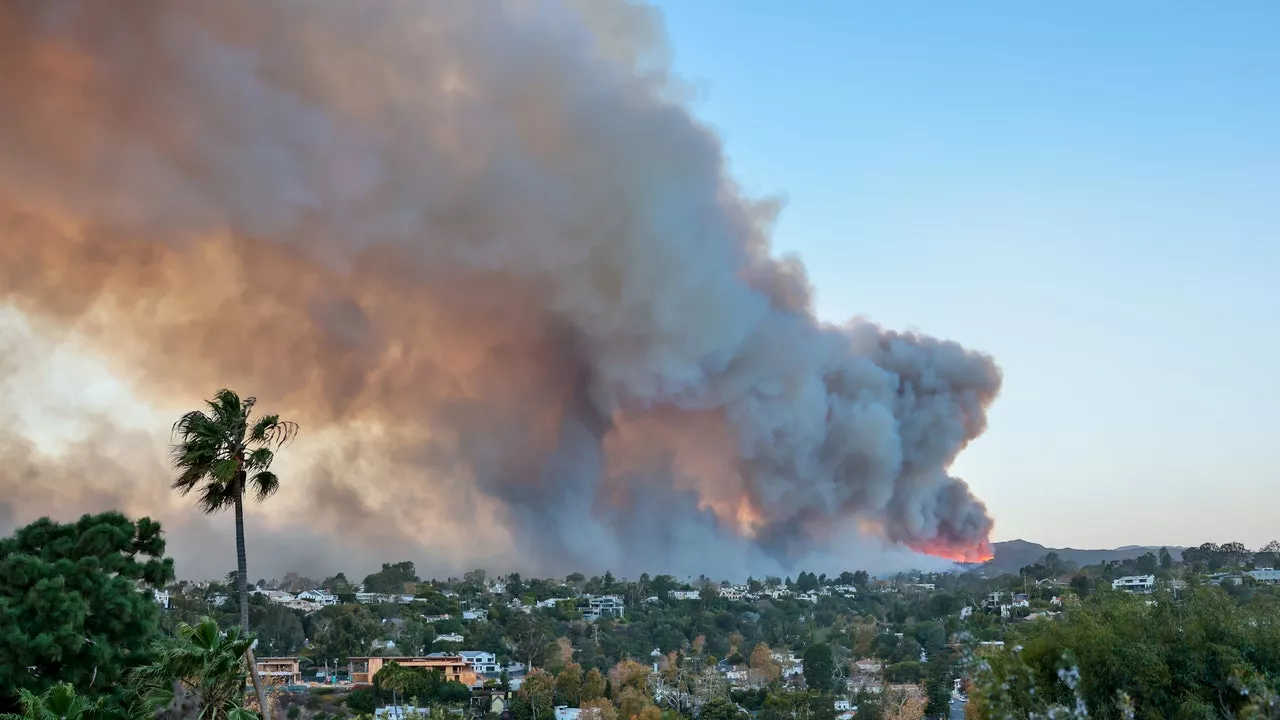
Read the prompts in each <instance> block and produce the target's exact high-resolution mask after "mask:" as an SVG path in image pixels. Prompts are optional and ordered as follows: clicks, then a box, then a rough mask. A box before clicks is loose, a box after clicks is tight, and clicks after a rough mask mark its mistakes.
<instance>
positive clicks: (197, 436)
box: [172, 389, 298, 720]
mask: <svg viewBox="0 0 1280 720" xmlns="http://www.w3.org/2000/svg"><path fill="white" fill-rule="evenodd" d="M256 402H257V401H256V399H255V398H251V397H250V398H245V399H243V400H241V399H240V396H239V395H237V394H235V393H234V392H232V391H231V390H227V389H223V390H219V391H218V393H217V394H216V395H214V397H213V399H212V400H209V401H207V402H206V406H207V412H206V411H201V410H192V411H191V412H189V413H187V414H185V415H183V416H182V417H180V418H178V421H177V422H176V423H174V424H173V434H174V435H175V436H176V437H177V442H176V443H174V446H173V453H172V459H173V466H174V468H175V469H176V470H177V471H178V477H177V479H175V480H174V481H173V489H175V490H177V491H178V492H179V493H181V494H182V495H186V494H187V493H189V492H191V491H192V490H195V489H196V488H199V489H200V499H199V501H198V502H197V505H198V506H199V508H200V509H201V510H202V511H204V512H205V513H208V514H212V513H216V512H219V511H222V510H226V509H227V508H232V509H234V510H235V517H236V563H237V564H236V570H237V572H236V588H237V589H238V590H239V595H240V629H241V630H243V631H244V634H245V635H248V634H249V563H248V561H247V559H246V558H245V549H244V496H245V492H246V491H248V490H252V491H253V493H254V494H255V495H256V496H257V498H258V501H259V502H261V501H263V500H266V499H267V498H268V497H271V495H273V494H274V493H275V492H276V490H279V489H280V478H278V477H276V474H275V473H274V472H272V471H271V462H272V461H273V460H275V452H274V451H273V450H272V448H276V449H279V448H280V447H283V446H284V445H285V444H286V443H287V442H289V441H290V440H292V439H293V437H294V435H296V434H297V432H298V425H297V423H293V422H290V421H288V420H281V419H280V416H279V415H262V416H260V417H258V418H257V419H256V420H251V417H250V415H251V413H252V412H253V406H254V404H255V403H256ZM247 651H248V658H249V668H250V674H251V676H252V677H253V686H254V689H255V690H256V691H257V693H258V702H259V703H260V704H261V705H262V716H263V718H264V720H271V714H270V710H269V709H268V708H267V705H266V695H265V694H264V693H263V690H262V682H261V680H260V679H259V678H258V673H257V668H256V667H255V666H254V662H253V649H252V646H249V647H248V649H247Z"/></svg>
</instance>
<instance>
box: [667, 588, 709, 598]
mask: <svg viewBox="0 0 1280 720" xmlns="http://www.w3.org/2000/svg"><path fill="white" fill-rule="evenodd" d="M667 597H669V598H671V599H672V600H701V599H702V592H701V591H700V590H672V591H670V592H668V593H667Z"/></svg>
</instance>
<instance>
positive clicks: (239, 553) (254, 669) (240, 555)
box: [236, 483, 271, 720]
mask: <svg viewBox="0 0 1280 720" xmlns="http://www.w3.org/2000/svg"><path fill="white" fill-rule="evenodd" d="M236 562H237V563H238V569H237V571H236V584H237V585H239V588H238V589H239V590H240V629H241V630H243V631H244V634H245V635H248V634H249V561H248V558H247V557H246V554H245V551H244V483H241V484H240V492H239V493H237V494H236ZM244 659H245V661H246V663H247V664H248V665H249V677H250V678H251V679H252V680H253V692H254V693H255V694H256V695H257V696H258V711H259V712H261V713H262V720H271V709H270V707H268V705H267V694H266V693H265V692H264V691H263V687H262V678H260V677H258V662H257V660H256V659H255V658H254V657H253V648H252V647H250V648H249V649H248V650H246V651H245V653H244Z"/></svg>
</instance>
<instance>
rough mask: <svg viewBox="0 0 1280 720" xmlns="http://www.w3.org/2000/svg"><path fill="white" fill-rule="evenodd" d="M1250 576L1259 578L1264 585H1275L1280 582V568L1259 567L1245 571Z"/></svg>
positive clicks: (1255, 578)
mask: <svg viewBox="0 0 1280 720" xmlns="http://www.w3.org/2000/svg"><path fill="white" fill-rule="evenodd" d="M1245 575H1248V576H1249V577H1251V578H1253V579H1254V580H1257V581H1258V582H1260V583H1263V584H1264V585H1275V584H1277V583H1280V570H1276V569H1274V568H1258V569H1257V570H1250V571H1248V572H1246V573H1245Z"/></svg>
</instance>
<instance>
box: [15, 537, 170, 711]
mask: <svg viewBox="0 0 1280 720" xmlns="http://www.w3.org/2000/svg"><path fill="white" fill-rule="evenodd" d="M164 550H165V543H164V539H163V537H162V536H161V531H160V524H159V523H157V522H155V521H153V520H151V519H149V518H142V519H140V520H138V521H136V522H133V521H130V520H129V519H128V518H126V517H125V516H124V515H121V514H120V513H115V512H111V513H103V514H101V515H85V516H83V517H81V518H80V519H79V520H78V521H76V522H75V523H72V524H61V523H56V522H54V521H52V520H50V519H48V518H43V519H40V520H37V521H36V522H34V523H32V524H30V525H28V526H26V527H23V528H21V529H19V530H18V531H17V532H15V533H14V535H13V536H12V537H9V538H6V539H4V540H0V712H4V711H9V710H14V709H16V704H15V703H16V701H17V693H18V691H19V690H23V689H26V690H31V691H33V692H36V693H41V692H43V691H44V690H46V689H48V688H49V687H51V686H52V685H53V684H54V683H55V682H57V681H61V682H67V683H70V684H71V685H72V686H73V687H74V688H75V689H76V690H78V691H80V692H82V693H89V692H93V693H95V694H101V695H114V696H115V698H116V700H120V699H122V696H123V689H122V688H121V687H120V680H121V678H122V677H124V675H125V673H126V672H127V670H128V669H129V668H130V667H131V666H133V665H136V664H138V663H139V662H146V660H147V656H148V652H149V650H150V648H151V644H152V641H153V640H154V639H155V636H156V634H157V632H158V629H159V622H160V611H159V608H158V606H157V605H156V603H155V601H154V599H153V598H152V595H151V592H152V591H151V589H150V588H161V587H164V586H165V585H166V584H167V583H169V582H170V581H172V580H173V561H172V560H170V559H168V558H165V557H164ZM11 693H12V694H11Z"/></svg>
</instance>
